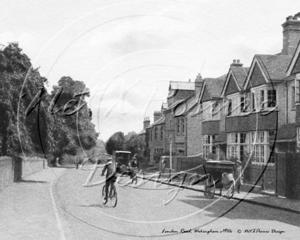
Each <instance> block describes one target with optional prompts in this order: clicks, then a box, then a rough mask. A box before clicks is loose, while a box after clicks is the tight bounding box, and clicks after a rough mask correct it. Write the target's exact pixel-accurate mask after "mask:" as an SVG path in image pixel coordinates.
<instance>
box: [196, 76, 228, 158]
mask: <svg viewBox="0 0 300 240" xmlns="http://www.w3.org/2000/svg"><path fill="white" fill-rule="evenodd" d="M225 78H226V75H223V76H221V77H219V78H205V79H204V84H203V88H202V91H201V94H200V98H199V102H200V110H201V114H202V117H201V134H202V138H201V139H202V154H203V157H204V158H216V159H217V158H218V159H219V158H220V155H221V156H222V155H224V153H223V151H224V149H223V150H222V149H220V148H219V147H218V145H216V144H215V143H214V142H215V140H216V138H217V137H218V136H219V135H220V122H221V121H220V119H221V112H222V111H221V109H222V104H223V99H222V98H221V91H222V88H223V85H224V83H225ZM221 130H222V129H221ZM221 158H223V157H221Z"/></svg>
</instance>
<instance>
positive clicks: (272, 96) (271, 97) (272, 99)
mask: <svg viewBox="0 0 300 240" xmlns="http://www.w3.org/2000/svg"><path fill="white" fill-rule="evenodd" d="M275 106H276V90H275V89H272V90H268V107H269V108H270V107H275Z"/></svg>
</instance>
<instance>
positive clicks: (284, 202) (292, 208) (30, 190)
mask: <svg viewBox="0 0 300 240" xmlns="http://www.w3.org/2000/svg"><path fill="white" fill-rule="evenodd" d="M65 171H66V169H65V168H46V169H44V170H42V171H41V172H38V173H35V174H33V175H30V176H28V177H26V178H24V179H23V181H22V182H19V183H13V184H12V185H10V186H9V187H7V188H5V189H3V190H2V191H0V233H1V237H0V238H1V240H2V239H3V240H6V239H9V240H11V239H13V240H14V239H22V240H24V239H25V240H26V239H30V240H31V239H45V240H48V239H49V240H50V239H51V240H53V239H62V240H65V239H68V236H69V235H70V233H68V231H69V230H68V229H69V228H68V227H64V226H67V223H66V222H65V220H64V218H63V217H62V216H60V214H59V212H58V209H57V206H56V203H55V196H54V195H53V191H52V188H53V186H54V185H55V182H56V181H59V177H60V176H62V175H63V174H64V172H65ZM184 187H188V186H186V185H185V186H184ZM202 187H203V186H201V185H200V186H197V187H195V189H194V191H200V192H201V191H203V188H202ZM216 197H218V191H217V194H216ZM231 201H246V202H248V203H250V204H258V205H262V206H265V207H270V208H276V209H281V210H284V211H289V212H293V213H298V214H300V201H299V200H290V199H286V198H280V197H276V196H270V195H265V194H259V193H248V192H243V191H242V192H240V193H239V194H238V193H235V194H234V197H233V198H232V199H231Z"/></svg>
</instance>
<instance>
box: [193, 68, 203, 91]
mask: <svg viewBox="0 0 300 240" xmlns="http://www.w3.org/2000/svg"><path fill="white" fill-rule="evenodd" d="M202 86H203V78H202V76H201V73H198V75H197V77H196V79H195V93H196V96H199V95H200V92H201V89H202Z"/></svg>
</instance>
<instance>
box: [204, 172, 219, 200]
mask: <svg viewBox="0 0 300 240" xmlns="http://www.w3.org/2000/svg"><path fill="white" fill-rule="evenodd" d="M215 190H216V185H215V181H214V178H213V176H212V175H210V174H208V176H207V179H206V180H205V181H204V196H205V197H207V198H213V197H214V195H215Z"/></svg>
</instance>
